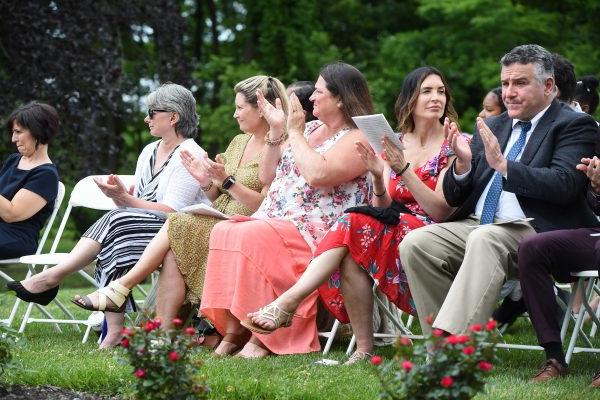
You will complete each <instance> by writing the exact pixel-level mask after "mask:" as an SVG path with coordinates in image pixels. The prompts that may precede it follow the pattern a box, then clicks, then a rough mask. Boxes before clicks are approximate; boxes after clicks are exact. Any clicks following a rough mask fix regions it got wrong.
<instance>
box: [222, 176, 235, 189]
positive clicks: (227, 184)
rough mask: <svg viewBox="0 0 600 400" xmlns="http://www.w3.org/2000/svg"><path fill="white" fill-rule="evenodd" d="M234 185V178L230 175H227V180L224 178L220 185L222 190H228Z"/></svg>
mask: <svg viewBox="0 0 600 400" xmlns="http://www.w3.org/2000/svg"><path fill="white" fill-rule="evenodd" d="M234 183H235V178H234V177H233V176H232V175H229V176H228V177H227V178H225V180H224V181H223V183H222V184H221V187H222V188H223V189H224V190H229V188H230V187H232V186H233V184H234Z"/></svg>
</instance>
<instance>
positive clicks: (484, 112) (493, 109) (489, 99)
mask: <svg viewBox="0 0 600 400" xmlns="http://www.w3.org/2000/svg"><path fill="white" fill-rule="evenodd" d="M482 106H483V108H482V109H481V111H480V112H479V115H478V116H479V117H480V118H484V119H485V118H487V117H493V116H495V115H500V114H502V113H503V112H504V111H506V106H505V105H504V102H503V101H502V88H501V87H500V86H498V87H495V88H493V89H492V90H490V91H489V92H488V93H487V94H486V95H485V97H484V98H483V102H482Z"/></svg>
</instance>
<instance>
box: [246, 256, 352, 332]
mask: <svg viewBox="0 0 600 400" xmlns="http://www.w3.org/2000/svg"><path fill="white" fill-rule="evenodd" d="M347 254H348V248H347V247H345V246H344V247H336V248H333V249H330V250H327V251H325V252H324V253H321V254H320V255H319V256H318V257H316V258H314V259H313V260H312V261H311V262H310V264H308V267H307V268H306V271H304V273H303V274H302V276H301V277H300V279H298V282H296V283H295V284H294V286H292V287H291V288H289V289H288V290H287V291H285V292H284V293H283V294H282V295H281V296H279V297H278V298H277V299H275V301H273V303H272V304H276V305H277V306H278V307H280V308H281V309H282V310H284V311H287V312H290V313H293V312H294V311H295V310H296V308H298V305H299V304H300V303H301V302H302V300H304V299H305V298H306V297H307V296H308V295H309V294H311V293H312V292H314V291H315V290H316V289H318V287H319V286H321V285H322V284H323V282H325V281H326V280H327V279H329V277H330V276H331V274H332V273H333V272H334V271H335V270H336V269H337V268H339V266H340V263H341V262H342V260H343V259H344V257H345V256H346V255H347ZM348 258H350V257H348ZM248 317H249V318H251V319H252V322H254V323H255V324H257V325H259V326H261V327H263V328H265V329H273V328H274V324H273V321H271V320H270V319H265V318H263V317H261V316H260V313H259V312H253V313H250V314H248Z"/></svg>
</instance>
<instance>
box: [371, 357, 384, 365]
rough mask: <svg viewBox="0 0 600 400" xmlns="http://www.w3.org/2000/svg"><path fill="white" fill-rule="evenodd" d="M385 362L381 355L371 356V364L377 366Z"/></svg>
mask: <svg viewBox="0 0 600 400" xmlns="http://www.w3.org/2000/svg"><path fill="white" fill-rule="evenodd" d="M382 362H383V359H382V358H381V357H380V356H373V357H371V364H373V365H375V366H377V365H380V364H381V363H382Z"/></svg>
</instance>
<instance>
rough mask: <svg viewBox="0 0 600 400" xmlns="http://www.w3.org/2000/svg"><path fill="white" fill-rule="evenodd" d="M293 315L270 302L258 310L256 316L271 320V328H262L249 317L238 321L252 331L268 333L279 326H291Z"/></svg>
mask: <svg viewBox="0 0 600 400" xmlns="http://www.w3.org/2000/svg"><path fill="white" fill-rule="evenodd" d="M294 315H295V314H294V313H291V312H287V311H285V310H284V309H282V308H281V307H279V306H278V305H277V304H273V303H271V304H269V305H268V306H265V307H263V308H261V309H260V310H258V315H257V318H263V319H266V320H268V321H271V322H273V325H274V327H273V328H272V329H267V328H263V327H262V326H260V325H257V324H255V323H254V321H252V320H251V319H245V320H243V321H240V324H242V326H243V327H244V328H246V329H249V330H251V331H252V332H256V333H260V334H263V335H268V334H270V333H273V332H274V331H275V330H277V329H279V328H287V327H289V326H291V325H292V319H293V318H294Z"/></svg>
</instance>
